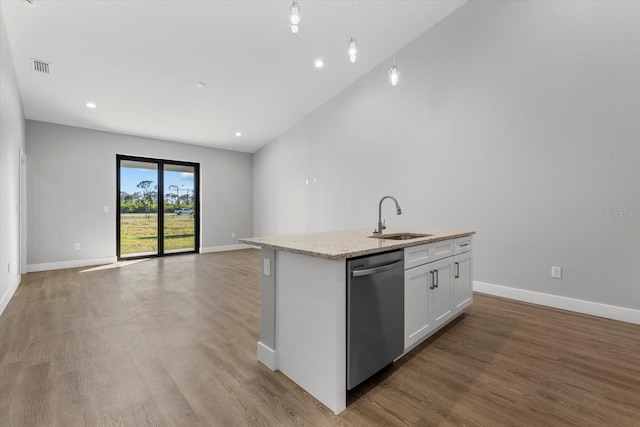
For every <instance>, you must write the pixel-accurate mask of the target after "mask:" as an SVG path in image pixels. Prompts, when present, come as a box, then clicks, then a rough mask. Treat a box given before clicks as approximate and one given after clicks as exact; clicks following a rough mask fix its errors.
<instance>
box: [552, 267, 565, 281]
mask: <svg viewBox="0 0 640 427" xmlns="http://www.w3.org/2000/svg"><path fill="white" fill-rule="evenodd" d="M551 277H552V278H553V279H562V267H551Z"/></svg>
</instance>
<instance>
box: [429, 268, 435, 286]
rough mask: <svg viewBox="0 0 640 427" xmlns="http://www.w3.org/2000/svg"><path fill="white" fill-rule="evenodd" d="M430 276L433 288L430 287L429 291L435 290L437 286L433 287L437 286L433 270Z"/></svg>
mask: <svg viewBox="0 0 640 427" xmlns="http://www.w3.org/2000/svg"><path fill="white" fill-rule="evenodd" d="M429 274H430V275H431V286H429V289H435V286H433V285H434V284H435V282H436V280H435V274H434V273H433V270H431V271H430V272H429Z"/></svg>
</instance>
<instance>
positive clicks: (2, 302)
mask: <svg viewBox="0 0 640 427" xmlns="http://www.w3.org/2000/svg"><path fill="white" fill-rule="evenodd" d="M21 280H22V276H21V275H19V274H18V275H17V276H15V279H14V280H13V283H11V285H10V286H9V289H7V292H5V293H4V295H2V299H0V315H2V313H3V312H4V309H5V308H7V305H9V301H11V298H13V294H15V293H16V290H17V289H18V286H20V281H21Z"/></svg>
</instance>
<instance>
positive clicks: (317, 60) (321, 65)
mask: <svg viewBox="0 0 640 427" xmlns="http://www.w3.org/2000/svg"><path fill="white" fill-rule="evenodd" d="M314 65H315V66H316V68H322V67H324V61H323V60H322V59H321V58H318V59H316V62H314Z"/></svg>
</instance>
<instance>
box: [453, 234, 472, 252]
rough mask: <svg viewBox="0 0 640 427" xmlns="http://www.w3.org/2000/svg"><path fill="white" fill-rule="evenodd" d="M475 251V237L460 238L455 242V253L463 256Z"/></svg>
mask: <svg viewBox="0 0 640 427" xmlns="http://www.w3.org/2000/svg"><path fill="white" fill-rule="evenodd" d="M471 249H473V236H466V237H459V238H457V239H454V240H453V253H454V254H456V255H457V254H461V253H463V252H468V251H470V250H471Z"/></svg>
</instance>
